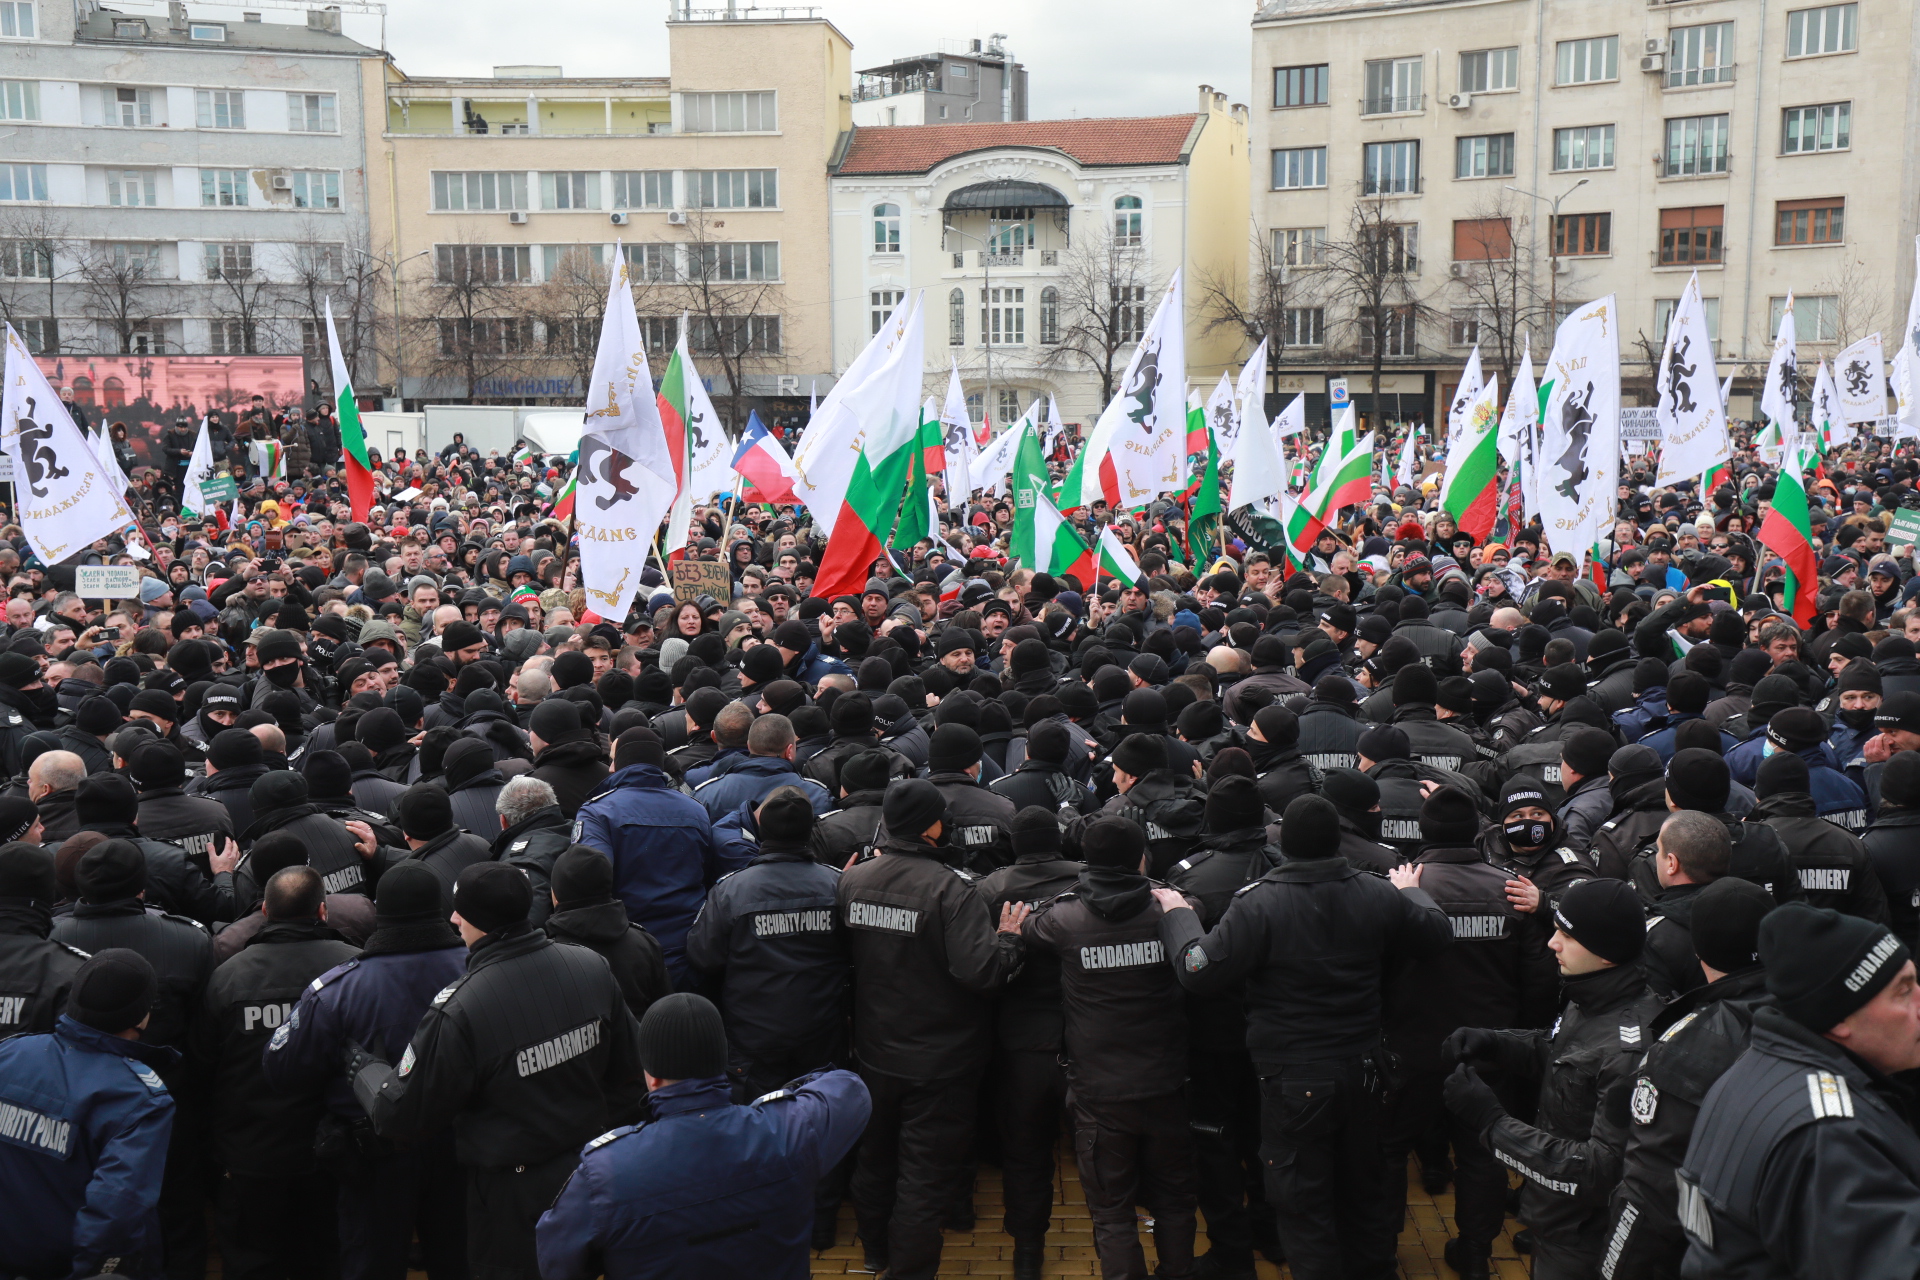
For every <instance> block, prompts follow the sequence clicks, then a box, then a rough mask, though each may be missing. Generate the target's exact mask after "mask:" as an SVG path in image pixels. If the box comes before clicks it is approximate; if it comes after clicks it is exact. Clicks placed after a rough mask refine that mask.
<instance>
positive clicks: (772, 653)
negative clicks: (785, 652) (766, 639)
mask: <svg viewBox="0 0 1920 1280" xmlns="http://www.w3.org/2000/svg"><path fill="white" fill-rule="evenodd" d="M784 669H785V664H783V663H782V662H781V661H780V649H779V646H777V645H771V644H757V645H755V646H753V648H751V649H749V650H747V652H746V655H745V656H744V657H742V658H741V659H740V674H741V675H742V676H744V677H746V678H747V679H748V680H751V681H753V682H754V683H755V684H770V683H772V682H773V681H775V680H778V679H779V678H780V673H781V671H782V670H784Z"/></svg>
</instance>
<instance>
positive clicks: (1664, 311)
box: [1653, 298, 1720, 345]
mask: <svg viewBox="0 0 1920 1280" xmlns="http://www.w3.org/2000/svg"><path fill="white" fill-rule="evenodd" d="M1679 306H1680V299H1678V298H1655V299H1654V300H1653V331H1654V334H1655V335H1656V336H1655V341H1657V342H1659V343H1661V344H1663V345H1664V344H1665V343H1666V340H1667V326H1668V325H1670V324H1672V323H1673V313H1674V311H1675V310H1677V309H1678V308H1679ZM1700 309H1701V310H1702V311H1704V312H1705V313H1706V316H1707V337H1708V338H1710V339H1712V340H1713V341H1714V342H1718V341H1720V299H1718V298H1702V299H1700Z"/></svg>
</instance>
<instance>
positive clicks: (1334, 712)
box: [1298, 702, 1366, 769]
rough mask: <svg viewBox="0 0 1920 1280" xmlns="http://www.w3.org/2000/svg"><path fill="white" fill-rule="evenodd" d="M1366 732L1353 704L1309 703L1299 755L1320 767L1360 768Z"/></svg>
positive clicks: (1304, 717)
mask: <svg viewBox="0 0 1920 1280" xmlns="http://www.w3.org/2000/svg"><path fill="white" fill-rule="evenodd" d="M1364 732H1366V729H1365V726H1363V725H1362V724H1361V723H1360V721H1359V720H1357V719H1356V718H1355V717H1354V713H1353V708H1352V707H1351V706H1342V705H1340V704H1338V703H1331V702H1309V703H1308V704H1307V706H1306V709H1305V710H1304V711H1302V712H1301V713H1300V741H1299V743H1298V746H1299V748H1300V754H1301V755H1303V756H1305V757H1306V758H1307V759H1308V760H1310V761H1312V762H1313V763H1314V764H1315V765H1317V766H1319V767H1320V768H1321V769H1358V768H1359V767H1360V735H1361V734H1362V733H1364Z"/></svg>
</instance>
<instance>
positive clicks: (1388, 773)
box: [1360, 668, 1427, 862]
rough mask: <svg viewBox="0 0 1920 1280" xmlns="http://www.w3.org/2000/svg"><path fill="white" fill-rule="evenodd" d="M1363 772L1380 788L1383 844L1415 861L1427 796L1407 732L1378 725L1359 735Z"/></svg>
mask: <svg viewBox="0 0 1920 1280" xmlns="http://www.w3.org/2000/svg"><path fill="white" fill-rule="evenodd" d="M1409 669H1411V668H1409ZM1360 771H1361V772H1362V773H1364V774H1366V775H1367V776H1368V777H1369V778H1372V779H1373V781H1374V782H1375V783H1376V784H1377V785H1378V786H1379V788H1380V843H1381V844H1384V845H1386V846H1387V847H1388V848H1390V849H1392V850H1393V851H1394V852H1395V853H1398V854H1399V855H1400V856H1401V857H1402V858H1405V859H1406V860H1408V861H1409V862H1410V861H1412V860H1413V859H1414V858H1415V857H1416V856H1417V855H1418V854H1419V852H1420V842H1421V839H1422V837H1421V835H1420V806H1421V805H1423V804H1425V803H1426V799H1427V797H1426V792H1425V791H1423V790H1422V789H1421V786H1420V781H1421V779H1420V771H1419V769H1418V768H1417V767H1416V766H1415V764H1414V762H1413V747H1412V745H1411V744H1410V743H1409V742H1408V741H1407V735H1406V731H1405V730H1403V729H1402V728H1401V727H1400V726H1399V725H1377V726H1375V727H1374V728H1372V729H1369V730H1367V731H1366V732H1365V733H1364V734H1362V735H1360Z"/></svg>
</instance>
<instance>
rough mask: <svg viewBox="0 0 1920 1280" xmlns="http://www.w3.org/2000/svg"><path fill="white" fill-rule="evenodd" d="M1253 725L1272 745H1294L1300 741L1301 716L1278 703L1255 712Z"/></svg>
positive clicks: (1268, 743)
mask: <svg viewBox="0 0 1920 1280" xmlns="http://www.w3.org/2000/svg"><path fill="white" fill-rule="evenodd" d="M1253 727H1254V728H1256V729H1258V730H1259V731H1260V736H1261V737H1263V738H1265V739H1266V740H1267V745H1268V746H1270V747H1292V746H1298V745H1299V743H1300V717H1299V716H1297V715H1295V714H1293V712H1291V711H1289V710H1287V709H1286V708H1285V707H1283V706H1280V705H1278V704H1276V703H1272V702H1269V703H1268V704H1267V705H1266V706H1264V707H1262V708H1260V709H1259V710H1258V711H1256V712H1254V713H1253Z"/></svg>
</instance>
